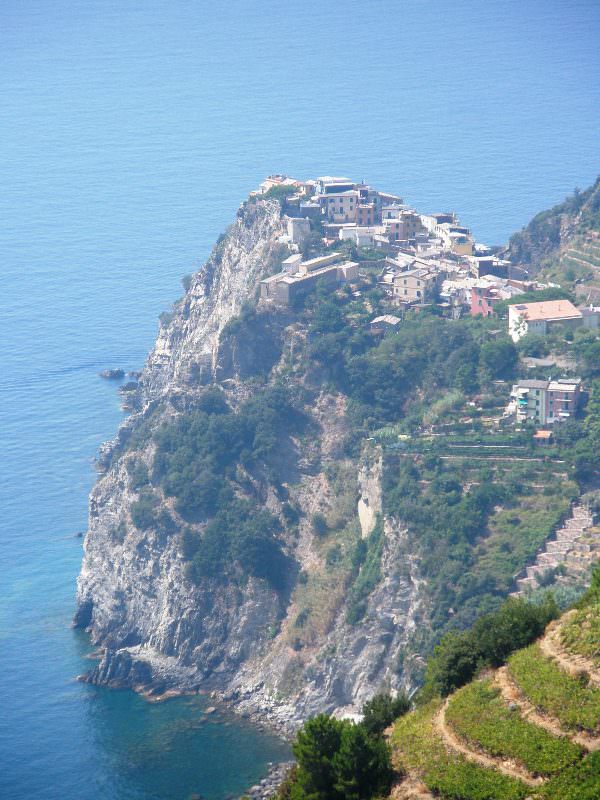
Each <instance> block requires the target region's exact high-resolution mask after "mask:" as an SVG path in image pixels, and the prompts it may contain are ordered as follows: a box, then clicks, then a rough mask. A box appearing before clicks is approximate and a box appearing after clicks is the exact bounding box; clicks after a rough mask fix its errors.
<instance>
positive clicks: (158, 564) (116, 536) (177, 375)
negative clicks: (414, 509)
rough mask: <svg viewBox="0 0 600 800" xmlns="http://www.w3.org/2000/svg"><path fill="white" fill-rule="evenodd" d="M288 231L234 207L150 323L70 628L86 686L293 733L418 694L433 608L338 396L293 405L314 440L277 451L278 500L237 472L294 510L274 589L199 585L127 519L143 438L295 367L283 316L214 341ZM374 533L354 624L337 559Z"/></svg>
mask: <svg viewBox="0 0 600 800" xmlns="http://www.w3.org/2000/svg"><path fill="white" fill-rule="evenodd" d="M282 232H283V230H282V221H281V211H280V206H279V203H278V202H277V201H274V200H272V201H258V202H256V203H248V204H245V206H244V207H242V209H241V210H240V212H239V214H238V218H237V220H236V222H235V223H234V225H233V226H232V227H231V228H230V229H229V231H228V232H227V234H226V235H225V237H224V238H223V239H222V240H221V241H220V242H219V243H218V245H217V246H216V248H215V250H214V251H213V254H212V255H211V257H210V258H209V260H208V262H207V263H206V264H205V266H204V267H203V268H202V269H201V270H200V272H199V273H198V274H196V275H195V276H194V277H193V278H192V281H191V284H190V287H189V289H188V291H187V293H186V295H185V296H184V298H183V299H182V300H181V301H180V302H179V303H178V304H177V305H176V306H175V307H174V309H173V314H172V315H171V318H170V319H169V320H168V322H167V324H164V325H163V327H162V328H161V330H160V333H159V336H158V339H157V342H156V345H155V348H154V350H153V351H152V353H151V354H150V356H149V358H148V362H147V364H146V366H145V368H144V371H143V373H142V376H141V379H140V392H139V398H138V406H139V410H138V411H136V412H135V413H134V414H133V415H132V416H131V417H130V418H129V419H128V420H127V422H126V424H125V425H124V427H123V429H122V430H121V432H120V434H119V436H118V437H117V439H116V440H115V442H113V443H111V444H110V445H108V446H107V447H106V448H105V450H104V452H103V458H102V464H103V465H104V474H103V475H101V477H100V478H99V480H98V482H97V484H96V486H95V487H94V489H93V491H92V493H91V497H90V513H89V529H88V533H87V536H86V539H85V545H84V559H83V565H82V570H81V574H80V576H79V580H78V592H77V599H78V610H77V614H76V618H75V622H76V624H77V625H79V626H80V627H85V628H87V629H88V630H89V631H90V634H91V638H92V641H93V642H94V644H96V645H98V646H99V647H100V648H101V649H102V652H103V656H102V659H101V661H100V663H99V664H98V666H97V667H96V668H95V669H94V670H93V671H92V672H91V674H90V675H89V676H88V679H89V680H90V681H91V682H94V683H101V684H106V685H112V686H131V687H134V688H136V689H140V690H147V691H152V692H156V693H162V692H164V691H167V690H195V689H199V688H202V689H212V690H214V691H216V692H217V693H218V694H220V695H221V696H222V697H223V698H225V699H227V700H228V701H229V702H231V703H232V704H235V705H238V706H239V708H240V709H241V710H242V711H244V712H247V713H249V714H251V715H253V716H255V717H261V716H264V717H265V718H268V719H269V720H270V721H271V722H274V723H275V724H278V725H280V726H281V727H282V728H283V729H286V730H293V729H294V728H295V727H296V726H297V725H298V724H299V723H300V722H301V721H302V720H303V719H304V718H305V717H306V716H307V715H309V714H313V713H315V712H318V711H321V710H334V709H341V710H342V711H344V712H347V713H353V712H357V711H358V710H359V708H360V706H361V705H362V703H363V702H364V700H365V699H367V698H368V697H369V696H371V695H372V694H373V693H374V692H375V691H377V690H378V689H381V688H383V687H387V688H392V689H395V688H400V687H406V688H409V689H410V688H411V687H412V686H413V685H414V668H416V667H418V666H419V664H418V659H416V660H415V659H414V658H413V659H411V657H410V656H408V657H405V656H406V644H407V642H408V640H409V639H410V637H411V634H412V633H413V632H414V629H415V627H416V626H417V625H418V624H420V623H421V622H422V621H423V620H426V618H427V608H426V605H425V602H424V600H423V592H422V591H421V586H422V583H421V580H420V578H419V565H418V558H417V556H416V555H415V552H416V547H415V546H414V543H413V542H411V538H410V535H409V533H408V532H407V530H406V529H405V528H404V527H403V525H402V524H401V522H399V521H398V520H394V519H385V518H384V517H383V515H382V511H381V475H382V456H381V453H380V452H379V451H378V450H377V449H374V448H369V449H366V450H364V451H363V455H362V456H361V457H360V458H359V459H351V458H348V457H347V456H345V455H344V453H343V452H342V451H341V448H340V442H341V440H342V439H343V437H344V435H345V433H346V432H347V431H346V421H345V399H344V397H342V396H340V395H336V394H332V393H327V392H324V391H322V390H321V389H320V388H318V387H315V386H313V387H311V391H312V394H311V400H310V402H309V403H308V404H307V406H306V408H305V409H304V412H305V414H306V417H307V418H308V419H309V421H310V426H311V428H310V430H311V435H307V436H296V437H294V436H289V437H287V438H286V440H285V441H284V442H282V444H281V448H280V453H278V462H277V464H278V466H277V472H278V474H277V476H276V477H277V481H276V483H278V484H279V488H278V486H276V485H274V482H273V481H274V478H273V475H269V474H267V473H266V472H264V471H261V470H256V469H255V470H252V469H250V470H249V471H248V473H247V474H246V475H245V481H246V483H247V484H248V485H250V486H251V491H252V493H253V496H254V498H255V500H256V502H257V503H258V504H259V505H261V507H264V508H265V509H268V510H269V511H270V512H271V513H272V514H274V515H276V516H277V517H278V518H280V519H281V520H285V508H284V506H287V507H288V508H289V506H290V504H291V505H293V506H294V507H296V508H299V509H300V510H301V511H302V514H301V516H300V519H299V521H297V523H296V524H294V525H291V524H286V523H284V525H283V531H282V534H281V536H282V542H283V546H284V549H285V552H286V555H287V557H288V559H289V562H290V563H291V564H292V565H293V568H291V569H290V574H289V576H288V579H287V581H286V585H285V587H284V588H283V589H281V588H280V589H279V591H275V589H273V588H272V587H271V585H270V584H269V583H267V582H266V581H265V580H261V579H258V578H255V577H249V578H248V579H247V580H246V581H244V582H242V583H240V582H233V581H229V580H226V579H222V578H221V576H215V577H210V578H205V579H203V580H201V581H200V582H197V581H192V580H191V579H190V577H189V571H188V568H187V561H186V558H185V556H184V547H183V546H182V536H181V535H180V533H179V532H178V531H177V530H175V531H172V530H171V531H169V532H166V531H165V530H163V529H161V528H160V527H157V526H152V525H151V526H147V527H145V528H144V529H139V528H138V527H136V525H135V524H134V523H133V521H132V518H131V509H132V506H133V504H134V503H135V502H136V500H137V498H138V497H139V491H138V489H136V488H135V485H134V482H133V481H132V478H131V474H130V471H129V470H128V467H127V460H128V459H130V458H132V457H134V458H135V459H136V461H137V462H139V463H141V464H143V465H145V466H146V467H150V466H151V464H152V460H153V457H154V447H155V445H154V444H153V440H152V438H151V437H148V436H147V435H144V433H143V432H144V430H147V429H156V428H157V427H158V426H160V424H161V423H162V422H164V421H165V420H169V419H173V418H175V417H176V416H177V414H178V413H180V412H181V410H182V409H185V408H188V407H190V406H193V404H194V402H195V400H196V399H197V398H198V396H199V395H200V393H201V391H202V389H203V386H205V385H206V384H208V383H213V382H215V381H216V382H219V383H220V385H221V386H222V387H223V389H224V390H225V392H226V396H227V397H228V399H229V401H230V403H231V404H232V405H233V406H235V405H236V403H238V402H239V400H240V398H245V397H248V396H252V393H253V391H254V390H255V389H254V387H255V385H256V374H257V372H258V373H260V374H261V376H262V377H261V379H262V380H263V381H265V380H266V381H267V382H268V381H269V380H271V379H272V376H274V375H276V374H277V373H280V372H281V370H282V369H283V365H284V363H285V364H287V365H288V367H289V364H290V361H293V353H294V350H295V349H296V348H298V347H299V346H301V343H302V341H303V340H304V337H305V332H303V331H301V330H299V329H298V326H297V324H296V323H295V321H294V318H293V317H292V316H291V315H286V313H283V312H278V313H271V312H267V311H265V312H260V309H259V314H261V315H260V316H258V317H256V316H255V317H254V318H253V320H254V321H253V323H252V325H253V327H252V328H251V330H252V332H253V333H252V336H256V337H258V338H257V339H256V340H253V339H252V336H250V335H248V336H240V337H238V338H237V340H234V341H233V344H232V340H231V339H228V338H227V337H223V336H222V332H223V329H224V328H225V326H226V325H227V323H228V322H230V320H232V319H233V318H234V317H236V316H237V315H239V314H240V312H241V311H243V309H244V307H245V304H246V302H247V301H248V300H254V299H255V297H256V292H257V287H258V282H259V280H260V279H261V278H262V277H264V276H265V275H266V274H269V273H271V272H273V271H274V268H275V267H276V266H277V262H278V259H280V258H281V256H282V252H281V245H280V244H279V242H278V237H279V236H280V235H281V233H282ZM283 255H285V254H283ZM275 340H277V346H275V345H274V344H273V342H274V341H275ZM256 342H258V344H257V343H256ZM261 342H262V344H261ZM251 345H252V346H251ZM255 362H256V363H255ZM269 376H270V377H269ZM247 378H249V379H247ZM289 380H292V381H293V380H294V379H293V378H291V379H289ZM298 380H300V378H298ZM302 380H303V381H304V382H305V383H306V380H307V378H306V376H303V378H302ZM313 434H314V435H313ZM124 454H125V455H124ZM125 456H126V457H125ZM281 484H284V486H285V494H282V490H281V486H280V485H281ZM161 504H162V506H163V507H164V509H166V510H168V511H169V513H170V514H172V515H173V517H174V519H175V521H176V522H177V524H178V527H179V528H180V529H181V528H183V524H182V522H181V520H180V519H179V517H178V516H177V513H176V512H175V511H174V509H173V501H172V498H168V497H166V496H164V495H161ZM317 512H318V513H324V514H326V515H327V516H328V517H329V518H334V517H335V518H336V519H337V522H336V525H337V528H338V529H339V530H341V531H342V533H341V534H340V535H339V537H338V539H336V540H335V542H333V540H332V543H333V546H332V548H331V549H332V551H334V553H335V558H336V559H338V557H339V563H338V561H336V560H335V559H334V558H333V557H331V559H330V557H329V554H327V558H325V556H324V549H323V545H322V543H321V542H319V541H318V537H317V536H316V535H315V532H314V529H313V523H312V521H311V520H312V517H313V515H314V514H315V513H317ZM378 526H379V528H378ZM376 528H377V529H378V530H379V534H377V535H378V536H379V539H377V542H379V544H378V545H377V546H378V547H379V548H380V563H379V568H378V574H377V581H376V585H374V587H373V588H372V591H371V592H370V593H369V594H368V597H367V598H366V600H365V605H364V608H363V609H362V616H361V615H359V618H357V619H352V620H349V594H350V592H349V589H350V587H351V583H352V580H353V575H352V572H351V569H350V567H349V566H348V563H349V557H346V556H347V554H348V553H349V552H350V547H351V544H352V543H353V542H354V541H355V540H356V538H358V539H360V537H361V535H362V537H364V538H366V539H368V540H369V541H374V539H373V537H375V536H376V531H375V529H376ZM198 530H199V531H200V533H201V532H202V526H199V528H198ZM369 537H370V538H369ZM336 548H337V549H336ZM378 552H379V551H378ZM330 561H331V563H329V562H330ZM308 608H310V614H308V610H307V609H308ZM307 615H308V620H309V621H308V623H305V622H304V621H303V620H304V619H306V617H307Z"/></svg>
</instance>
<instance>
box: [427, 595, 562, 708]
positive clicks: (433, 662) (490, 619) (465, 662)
mask: <svg viewBox="0 0 600 800" xmlns="http://www.w3.org/2000/svg"><path fill="white" fill-rule="evenodd" d="M557 616H558V609H557V607H556V604H555V603H554V600H553V599H552V598H551V597H548V598H547V599H546V601H545V602H544V603H541V604H539V605H534V604H532V603H527V602H525V601H524V600H519V599H513V598H509V599H508V600H507V601H506V602H505V603H504V604H503V605H502V606H501V607H500V609H499V610H498V611H497V612H495V613H493V614H487V615H486V616H483V617H480V618H479V619H478V620H477V621H476V622H475V624H474V625H473V626H472V627H471V628H470V629H469V630H466V631H461V632H457V631H450V632H449V633H447V634H446V635H445V636H444V637H443V638H442V640H441V642H440V643H439V644H438V645H437V647H436V648H435V650H434V653H433V656H432V657H431V658H430V659H429V661H428V664H427V670H426V674H425V684H424V686H423V689H422V691H421V696H422V698H423V699H429V698H431V697H435V696H436V695H441V696H442V697H444V696H446V695H448V694H450V693H451V692H453V691H454V690H455V689H458V688H459V687H461V686H464V685H465V684H466V683H468V681H470V680H471V678H473V676H474V675H475V674H476V673H477V672H478V671H479V670H480V669H482V668H483V667H486V666H488V667H499V666H500V665H501V664H503V663H504V661H505V659H506V658H507V656H509V655H510V654H511V653H513V652H514V651H515V650H517V649H518V648H520V647H524V646H525V645H527V644H529V643H530V642H532V641H534V640H535V639H537V638H538V637H539V636H540V635H541V634H542V632H543V631H544V628H545V627H546V625H547V624H548V623H549V622H550V621H551V620H552V619H554V618H555V617H557Z"/></svg>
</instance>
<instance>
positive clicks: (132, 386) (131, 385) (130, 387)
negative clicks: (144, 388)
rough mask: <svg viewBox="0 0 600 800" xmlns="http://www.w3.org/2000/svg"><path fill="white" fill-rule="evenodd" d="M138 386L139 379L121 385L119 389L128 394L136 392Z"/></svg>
mask: <svg viewBox="0 0 600 800" xmlns="http://www.w3.org/2000/svg"><path fill="white" fill-rule="evenodd" d="M137 388H138V384H137V381H127V383H124V384H123V385H122V386H119V391H120V392H121V394H127V393H128V392H135V390H136V389H137Z"/></svg>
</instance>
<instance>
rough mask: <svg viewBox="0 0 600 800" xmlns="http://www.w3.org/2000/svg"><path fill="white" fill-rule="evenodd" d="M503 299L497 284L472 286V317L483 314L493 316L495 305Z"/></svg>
mask: <svg viewBox="0 0 600 800" xmlns="http://www.w3.org/2000/svg"><path fill="white" fill-rule="evenodd" d="M500 300H502V297H501V296H500V292H499V291H498V288H497V287H496V286H472V287H471V303H470V306H471V308H470V313H471V316H472V317H476V316H477V315H478V314H482V315H483V316H484V317H491V316H492V314H493V311H494V306H495V305H496V303H498V302H499V301H500Z"/></svg>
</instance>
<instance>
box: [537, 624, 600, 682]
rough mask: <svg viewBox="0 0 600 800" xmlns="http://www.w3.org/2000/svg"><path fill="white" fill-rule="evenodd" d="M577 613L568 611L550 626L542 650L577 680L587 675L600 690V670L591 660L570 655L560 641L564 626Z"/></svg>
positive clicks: (574, 654)
mask: <svg viewBox="0 0 600 800" xmlns="http://www.w3.org/2000/svg"><path fill="white" fill-rule="evenodd" d="M576 613H577V612H576V611H568V612H567V613H566V614H565V615H564V616H563V617H562V618H561V619H560V620H556V621H555V622H552V623H551V624H550V625H549V626H548V628H547V629H546V635H545V636H544V637H543V638H542V639H541V640H540V650H541V651H542V653H543V654H544V655H545V656H546V657H547V658H551V659H553V660H554V661H556V663H557V664H558V666H559V667H560V668H561V669H563V670H564V671H565V672H567V673H568V674H569V675H572V676H573V677H575V678H576V677H577V676H578V675H581V673H582V672H585V673H587V674H588V675H589V679H590V683H591V684H593V685H594V686H596V687H598V688H600V669H598V667H597V666H596V665H595V664H594V662H593V661H592V660H591V659H589V658H586V657H585V656H581V655H578V654H576V653H569V652H568V651H567V650H565V648H564V646H563V644H562V642H561V639H560V630H561V627H562V625H563V624H564V623H565V622H568V621H569V619H570V618H571V617H572V616H573V615H574V614H576Z"/></svg>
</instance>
